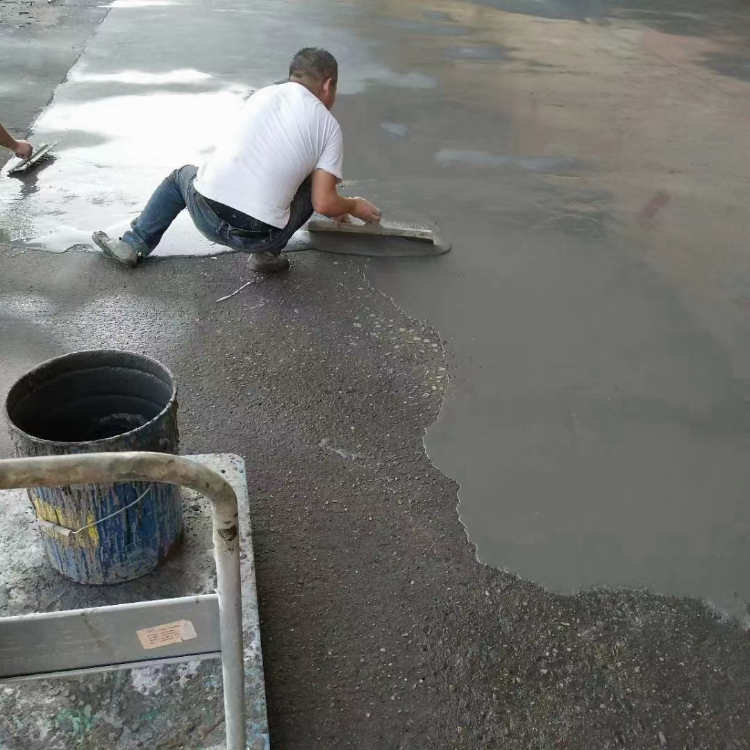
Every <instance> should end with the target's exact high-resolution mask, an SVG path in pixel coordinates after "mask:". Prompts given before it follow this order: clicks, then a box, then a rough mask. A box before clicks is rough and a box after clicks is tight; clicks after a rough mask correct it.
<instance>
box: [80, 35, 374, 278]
mask: <svg viewBox="0 0 750 750" xmlns="http://www.w3.org/2000/svg"><path fill="white" fill-rule="evenodd" d="M337 80H338V64H337V62H336V59H335V58H334V57H333V55H331V54H330V52H326V51H325V50H322V49H315V48H306V49H303V50H300V51H299V52H298V53H297V54H296V55H295V56H294V58H293V60H292V62H291V64H290V66H289V82H288V83H283V84H279V85H274V86H268V87H267V88H263V89H261V90H260V91H258V92H256V93H255V94H253V96H251V97H250V98H249V99H248V100H247V102H246V103H245V105H244V107H243V108H242V111H241V113H240V116H239V120H238V122H237V124H236V126H235V128H234V130H233V131H232V133H231V134H230V135H229V136H228V137H227V138H226V139H225V140H223V141H222V142H221V143H220V144H219V145H218V146H217V148H216V151H215V152H214V153H213V155H212V156H211V157H210V158H209V159H208V161H207V162H206V163H205V164H204V165H203V166H202V167H201V168H200V169H196V167H194V166H191V165H187V166H184V167H182V168H181V169H177V170H175V171H174V172H172V174H170V175H169V177H167V178H166V179H165V180H164V182H162V183H161V185H159V187H158V188H157V189H156V191H155V192H154V194H153V195H152V196H151V198H150V199H149V201H148V203H147V204H146V207H145V208H144V209H143V213H141V215H140V216H139V217H138V218H137V219H135V220H134V221H133V222H132V223H131V225H130V230H129V231H127V232H125V234H124V235H123V236H122V238H121V239H119V240H117V239H113V238H111V237H108V236H107V235H106V234H105V233H104V232H94V234H93V235H92V237H93V240H94V242H95V243H96V244H97V245H98V246H99V247H100V248H101V249H102V251H103V253H104V255H106V256H107V257H109V258H113V259H114V260H116V261H118V262H120V263H123V264H124V265H126V266H135V265H136V264H137V263H138V261H139V259H141V258H145V257H146V256H148V255H149V254H150V253H151V252H153V250H154V248H155V247H156V246H157V245H158V244H159V241H160V240H161V238H162V236H163V234H164V232H166V231H167V229H168V228H169V225H170V224H171V223H172V222H173V221H174V220H175V218H177V215H178V214H179V213H180V211H182V210H183V209H184V208H187V210H188V212H189V213H190V216H191V218H192V220H193V223H194V224H195V226H196V227H197V229H198V231H199V232H200V233H201V234H202V235H204V236H205V237H207V238H208V239H209V240H211V241H212V242H217V243H218V244H220V245H226V246H227V247H231V248H233V249H234V250H241V251H243V252H246V253H251V255H250V258H249V261H248V262H249V264H250V267H251V268H252V269H253V270H256V271H263V272H266V273H270V272H274V271H281V270H285V269H287V268H289V260H288V259H287V257H286V256H285V255H281V251H282V250H283V249H284V247H286V244H287V243H288V242H289V240H290V238H291V237H292V235H293V234H294V233H295V232H296V231H297V230H298V229H299V228H300V227H302V226H303V225H304V224H305V222H307V220H308V219H309V218H310V216H312V213H313V210H314V211H317V212H318V213H321V214H323V215H325V216H330V217H332V218H335V219H337V220H346V218H348V216H350V215H351V216H356V217H357V218H359V219H362V220H363V221H365V222H368V223H377V222H379V221H380V210H379V209H378V208H376V207H375V206H373V205H372V203H369V202H368V201H366V200H365V199H364V198H345V197H343V196H341V195H339V194H338V192H337V190H336V186H337V185H338V183H339V182H341V179H342V162H343V139H342V136H341V128H340V126H339V124H338V122H337V121H336V119H335V118H334V117H333V115H331V113H330V111H329V110H330V109H331V107H332V106H333V103H334V102H335V100H336V83H337Z"/></svg>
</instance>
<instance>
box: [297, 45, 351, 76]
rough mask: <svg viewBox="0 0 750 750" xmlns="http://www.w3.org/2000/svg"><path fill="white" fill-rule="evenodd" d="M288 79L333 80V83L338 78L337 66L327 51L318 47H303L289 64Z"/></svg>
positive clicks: (334, 59)
mask: <svg viewBox="0 0 750 750" xmlns="http://www.w3.org/2000/svg"><path fill="white" fill-rule="evenodd" d="M289 77H290V78H292V77H294V78H302V79H311V80H313V81H325V80H327V79H328V78H333V81H334V83H335V82H336V81H338V78H339V64H338V63H337V62H336V58H335V57H334V56H333V55H332V54H331V53H330V52H328V51H327V50H324V49H320V48H319V47H305V48H304V49H301V50H300V51H299V52H298V53H297V54H296V55H295V56H294V57H293V58H292V62H290V63H289Z"/></svg>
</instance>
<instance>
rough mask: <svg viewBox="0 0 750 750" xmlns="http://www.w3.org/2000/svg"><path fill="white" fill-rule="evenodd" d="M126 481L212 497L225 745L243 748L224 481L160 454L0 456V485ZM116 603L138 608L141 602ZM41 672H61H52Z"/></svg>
mask: <svg viewBox="0 0 750 750" xmlns="http://www.w3.org/2000/svg"><path fill="white" fill-rule="evenodd" d="M127 481H145V482H165V483H167V484H177V485H181V486H184V487H188V488H190V489H192V490H195V491H196V492H200V493H201V494H202V495H204V496H205V497H206V498H208V500H210V502H211V506H212V520H213V542H214V556H215V559H216V574H217V583H218V585H217V596H218V605H219V624H220V625H219V626H220V631H221V632H220V643H221V663H222V675H223V685H224V714H225V723H226V735H227V750H244V748H245V740H246V735H245V694H244V686H245V667H244V659H243V646H242V596H241V590H240V535H239V524H238V511H237V496H236V495H235V492H234V490H233V489H232V487H231V485H230V484H229V482H227V481H226V480H225V479H224V478H223V477H221V476H220V475H219V474H217V473H216V472H214V471H211V470H210V469H208V468H206V467H205V466H202V465H201V464H199V463H197V462H195V461H190V460H188V459H186V458H182V457H181V456H172V455H168V454H164V453H147V452H125V453H89V454H77V455H70V456H40V457H37V458H17V459H5V460H0V490H7V489H18V488H29V487H54V486H59V485H68V484H73V485H75V484H89V483H112V482H127ZM161 601H162V602H166V601H168V600H161ZM158 603H159V602H154V603H153V604H158ZM120 606H121V607H124V608H138V607H139V606H141V604H140V603H133V604H125V605H120ZM96 609H103V608H96ZM55 614H57V615H62V614H63V613H51V614H50V615H48V616H50V617H54V616H55ZM28 617H31V618H34V617H39V615H38V614H37V615H29V616H28ZM17 619H18V618H0V634H1V633H2V628H3V622H4V621H10V620H16V621H17ZM192 658H196V657H195V656H191V655H186V656H182V657H176V659H175V660H179V661H185V660H187V659H192ZM141 664H142V663H141ZM134 666H137V665H135V664H132V663H128V664H121V665H115V666H110V667H104V668H102V669H101V670H100V669H95V670H87V671H104V670H106V669H112V668H115V669H118V668H121V669H132V668H133V667H134ZM67 674H69V673H67ZM43 676H44V677H54V676H62V675H60V674H59V673H54V672H52V673H46V674H44V675H43Z"/></svg>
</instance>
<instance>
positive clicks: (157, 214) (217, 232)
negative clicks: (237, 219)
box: [122, 164, 313, 257]
mask: <svg viewBox="0 0 750 750" xmlns="http://www.w3.org/2000/svg"><path fill="white" fill-rule="evenodd" d="M197 172H198V169H197V168H196V167H194V166H192V165H190V164H188V165H186V166H184V167H181V168H180V169H175V171H174V172H172V174H170V175H169V177H167V178H166V179H165V180H164V181H163V182H162V183H161V185H159V187H158V188H156V190H155V191H154V193H153V195H152V196H151V197H150V198H149V201H148V203H147V204H146V207H145V208H144V209H143V212H142V213H141V215H140V216H139V217H138V218H137V219H133V221H132V222H131V224H130V229H129V230H128V231H127V232H125V234H124V235H123V236H122V240H123V242H127V243H128V245H130V246H131V247H134V248H135V249H136V250H137V251H138V253H139V254H140V255H142V256H143V257H146V256H147V255H149V254H150V253H151V252H153V250H154V248H155V247H156V246H157V245H158V244H159V242H160V241H161V238H162V236H163V235H164V232H166V231H167V229H169V225H170V224H171V223H172V222H173V221H174V220H175V219H176V218H177V215H178V214H179V213H180V211H182V210H183V209H184V208H187V210H188V213H189V214H190V218H191V219H192V220H193V224H195V227H196V229H197V230H198V231H199V232H200V233H201V234H202V235H203V236H204V237H206V238H207V239H209V240H211V242H216V243H218V244H219V245H225V246H226V247H231V248H232V249H233V250H240V251H242V252H245V253H260V252H270V253H272V254H273V255H278V254H279V253H280V252H281V251H282V250H283V249H284V248H285V247H286V244H287V242H289V240H290V239H291V237H292V235H293V234H294V233H295V232H296V231H297V230H298V229H299V228H300V227H302V226H303V225H304V223H305V222H306V221H307V220H308V219H309V218H310V217H311V216H312V213H313V207H312V179H311V177H308V178H307V179H306V180H305V181H304V182H303V183H302V184H301V185H300V187H299V190H298V191H297V194H296V195H295V196H294V200H293V201H292V205H291V206H290V207H289V208H290V212H291V214H290V216H289V222H288V224H287V225H286V226H285V227H284V228H283V229H276V228H275V227H272V228H271V229H270V230H269V228H268V225H267V224H263V223H262V222H258V229H257V230H256V229H253V228H252V226H251V227H249V228H247V229H237V228H236V227H233V226H232V225H231V224H228V223H227V222H226V221H223V220H222V219H220V218H219V217H218V216H217V215H216V214H215V213H214V211H213V210H212V209H211V207H210V206H209V205H208V203H206V201H205V199H204V198H203V196H202V195H201V194H200V193H199V192H198V191H197V190H196V189H195V187H193V183H194V182H195V175H196V173H197Z"/></svg>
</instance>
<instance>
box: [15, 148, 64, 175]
mask: <svg viewBox="0 0 750 750" xmlns="http://www.w3.org/2000/svg"><path fill="white" fill-rule="evenodd" d="M56 145H57V141H54V142H53V143H43V144H42V145H41V146H39V148H35V149H34V150H33V151H32V152H31V156H29V157H28V158H26V159H16V161H15V162H12V161H11V162H10V166H9V167H8V171H7V174H9V175H22V174H26V172H28V171H29V170H31V169H33V168H34V167H35V166H36V165H37V164H39V162H40V161H43V160H45V159H48V158H50V157H51V156H52V154H51V153H50V152H51V151H52V149H53V148H54V147H55V146H56Z"/></svg>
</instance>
